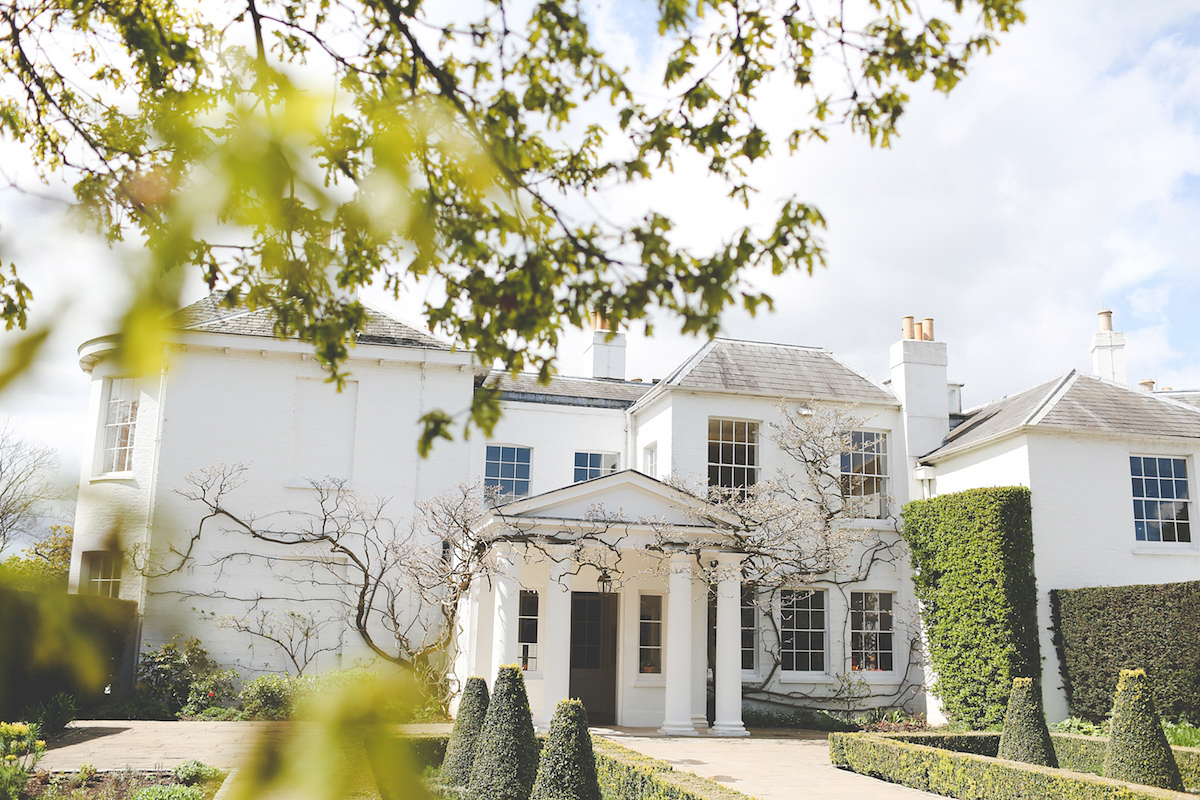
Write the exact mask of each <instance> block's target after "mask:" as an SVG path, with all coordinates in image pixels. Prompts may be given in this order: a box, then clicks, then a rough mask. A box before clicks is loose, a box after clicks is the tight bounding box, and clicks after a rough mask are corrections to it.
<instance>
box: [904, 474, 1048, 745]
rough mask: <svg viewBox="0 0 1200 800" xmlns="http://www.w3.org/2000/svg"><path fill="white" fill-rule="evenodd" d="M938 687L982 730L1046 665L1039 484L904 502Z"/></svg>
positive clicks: (946, 703)
mask: <svg viewBox="0 0 1200 800" xmlns="http://www.w3.org/2000/svg"><path fill="white" fill-rule="evenodd" d="M904 539H905V541H906V542H907V543H908V546H909V551H910V552H911V555H912V564H913V570H914V573H915V574H914V576H913V581H914V584H915V587H916V592H917V597H918V598H919V599H920V601H921V604H922V617H923V619H924V621H925V629H926V631H927V633H928V640H929V658H930V661H931V662H932V664H933V667H934V670H935V671H936V672H937V676H938V677H937V683H936V684H935V685H934V687H933V692H934V694H936V695H937V696H938V697H940V698H941V700H942V705H943V707H944V708H945V710H946V713H947V715H948V716H950V717H951V718H952V719H954V720H956V721H960V722H963V723H965V724H967V725H970V726H971V727H973V728H986V727H990V726H992V725H996V724H998V723H999V722H1000V721H1001V720H1002V719H1003V717H1004V711H1005V706H1006V705H1007V703H1008V693H1009V689H1010V688H1011V686H1012V679H1013V678H1015V677H1018V676H1022V675H1036V674H1038V673H1039V671H1040V669H1041V656H1040V653H1039V649H1038V629H1037V605H1036V604H1037V586H1036V583H1035V581H1034V573H1033V528H1032V526H1031V524H1030V505H1029V490H1028V489H1026V488H1023V487H1004V488H992V489H971V490H970V491H966V492H958V493H956V494H947V495H941V496H939V497H934V498H932V499H929V500H916V501H913V502H911V503H909V504H908V505H906V506H905V507H904Z"/></svg>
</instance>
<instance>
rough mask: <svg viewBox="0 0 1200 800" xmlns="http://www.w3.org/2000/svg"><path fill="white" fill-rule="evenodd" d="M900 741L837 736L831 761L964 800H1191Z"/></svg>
mask: <svg viewBox="0 0 1200 800" xmlns="http://www.w3.org/2000/svg"><path fill="white" fill-rule="evenodd" d="M898 738H899V737H893V736H890V735H888V734H875V733H831V734H830V735H829V757H830V760H831V761H832V762H833V763H834V765H835V766H839V767H845V768H847V769H851V770H853V771H855V772H858V773H861V774H863V775H871V776H873V777H876V778H883V779H884V780H888V781H892V782H893V783H900V784H903V785H905V786H910V787H912V788H914V789H921V790H923V791H928V792H934V793H937V794H943V795H947V796H949V797H958V798H963V799H964V800H1028V798H1055V800H1166V799H1167V798H1179V800H1186V798H1188V797H1190V795H1186V794H1182V793H1175V792H1170V791H1167V790H1164V789H1158V788H1153V787H1149V786H1146V787H1139V786H1137V785H1135V784H1130V783H1122V782H1120V781H1115V780H1111V779H1108V778H1102V777H1099V776H1095V775H1085V774H1082V773H1075V772H1068V771H1066V770H1061V769H1053V768H1051V767H1043V766H1040V765H1037V764H1021V763H1015V762H1012V761H1001V760H999V759H995V758H988V757H987V756H981V755H975V754H971V753H956V752H951V751H947V750H938V749H935V748H933V747H925V746H921V745H918V744H912V743H910V742H908V741H898V740H897V739H898ZM930 738H936V737H930ZM993 741H995V740H994V739H993Z"/></svg>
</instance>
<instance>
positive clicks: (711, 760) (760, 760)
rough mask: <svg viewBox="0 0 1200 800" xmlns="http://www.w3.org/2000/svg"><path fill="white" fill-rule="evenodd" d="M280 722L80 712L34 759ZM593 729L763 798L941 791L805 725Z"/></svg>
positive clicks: (139, 748)
mask: <svg viewBox="0 0 1200 800" xmlns="http://www.w3.org/2000/svg"><path fill="white" fill-rule="evenodd" d="M288 724H301V725H302V724H304V723H284V722H170V721H163V722H156V721H149V720H79V721H77V722H73V723H71V726H70V727H69V728H68V729H67V733H66V734H65V735H64V736H62V737H60V738H58V739H56V740H53V741H51V742H50V743H49V748H48V749H47V751H46V756H45V758H43V759H42V761H41V763H40V764H38V766H39V767H40V768H41V769H49V770H77V769H79V767H80V766H81V765H83V764H91V765H92V766H94V767H95V768H97V769H101V770H115V769H124V768H125V767H131V768H133V769H157V768H164V769H169V768H171V767H173V766H175V765H176V764H180V763H182V762H184V761H187V760H189V759H193V758H195V759H198V760H200V761H203V762H204V763H206V764H211V765H212V766H214V767H218V768H220V769H231V768H233V767H237V766H239V764H240V762H241V760H242V759H243V758H244V757H245V755H246V754H247V753H249V752H250V749H251V748H252V747H253V745H254V742H255V741H256V740H257V739H258V737H259V736H262V735H266V736H271V735H273V734H275V733H276V732H278V731H281V730H282V729H283V728H284V727H285V726H287V725H288ZM404 727H405V728H407V729H409V730H411V731H413V732H414V733H416V732H420V733H446V734H448V733H449V732H450V726H449V725H411V726H404ZM592 732H593V733H594V734H596V735H600V736H605V737H607V738H610V739H612V740H613V741H616V742H620V743H621V744H623V745H625V746H626V747H629V748H632V749H634V750H637V751H638V752H640V753H644V754H645V755H648V756H651V757H653V758H659V759H662V760H663V761H666V762H668V763H670V764H671V765H672V766H674V767H675V768H676V769H681V770H687V771H689V772H694V773H695V774H697V775H700V776H702V777H705V778H709V779H710V780H715V781H717V782H719V783H721V784H724V785H725V786H728V787H730V788H732V789H737V790H738V791H740V792H743V793H745V794H748V795H751V796H753V797H759V798H763V800H773V799H774V798H796V797H803V798H806V800H808V798H811V800H851V798H852V799H853V800H876V799H878V800H905V798H907V800H914V798H919V797H926V798H929V797H938V795H933V794H929V793H927V792H920V791H917V790H916V789H909V788H906V787H903V786H898V785H895V784H891V783H886V782H884V781H878V780H875V779H874V778H868V777H866V776H864V775H856V774H855V773H853V772H847V771H845V770H840V769H838V768H837V767H834V766H833V765H832V764H830V763H829V745H828V743H827V742H826V735H825V734H823V733H812V732H808V731H792V730H755V731H753V732H752V734H751V735H750V736H748V737H745V738H741V739H725V738H720V737H716V736H659V735H657V733H656V732H655V731H654V729H652V728H593V729H592Z"/></svg>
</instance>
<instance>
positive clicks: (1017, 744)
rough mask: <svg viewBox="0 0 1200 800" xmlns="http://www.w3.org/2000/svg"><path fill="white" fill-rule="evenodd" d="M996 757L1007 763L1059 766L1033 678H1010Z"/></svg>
mask: <svg viewBox="0 0 1200 800" xmlns="http://www.w3.org/2000/svg"><path fill="white" fill-rule="evenodd" d="M997 755H998V756H999V757H1000V758H1007V759H1008V760H1009V761H1024V762H1025V763H1026V764H1042V765H1044V766H1047V767H1057V766H1058V760H1057V759H1056V758H1055V757H1054V745H1053V744H1052V743H1051V742H1050V729H1049V728H1047V727H1046V712H1045V711H1043V710H1042V690H1041V687H1039V686H1038V685H1037V683H1035V682H1034V680H1033V679H1032V678H1013V685H1012V692H1011V693H1010V694H1009V696H1008V712H1007V713H1006V714H1005V715H1004V732H1003V733H1001V734H1000V751H999V753H998V754H997Z"/></svg>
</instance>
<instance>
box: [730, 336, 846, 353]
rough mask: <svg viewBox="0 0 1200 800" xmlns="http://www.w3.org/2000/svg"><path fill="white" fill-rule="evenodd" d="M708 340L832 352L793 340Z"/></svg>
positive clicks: (732, 338)
mask: <svg viewBox="0 0 1200 800" xmlns="http://www.w3.org/2000/svg"><path fill="white" fill-rule="evenodd" d="M710 341H713V342H717V341H720V342H738V343H740V344H765V345H768V346H770V347H790V348H792V349H794V350H818V351H823V352H826V353H829V352H832V351H831V350H830V349H829V348H828V347H821V346H820V345H815V344H795V343H794V342H764V341H762V340H761V339H738V338H735V337H733V336H714V337H713V338H712V339H711V340H710Z"/></svg>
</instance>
